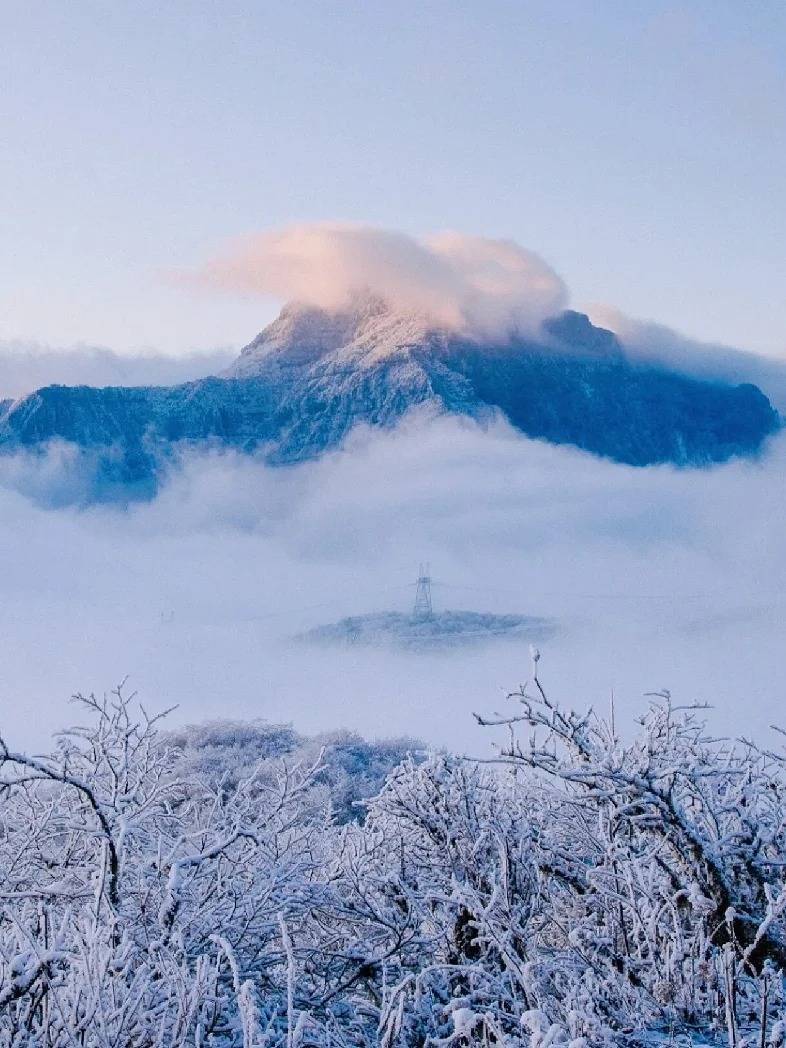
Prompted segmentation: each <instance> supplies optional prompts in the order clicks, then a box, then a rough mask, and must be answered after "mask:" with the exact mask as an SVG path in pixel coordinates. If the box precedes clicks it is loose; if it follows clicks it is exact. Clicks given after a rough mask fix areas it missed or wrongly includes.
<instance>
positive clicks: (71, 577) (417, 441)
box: [0, 417, 786, 752]
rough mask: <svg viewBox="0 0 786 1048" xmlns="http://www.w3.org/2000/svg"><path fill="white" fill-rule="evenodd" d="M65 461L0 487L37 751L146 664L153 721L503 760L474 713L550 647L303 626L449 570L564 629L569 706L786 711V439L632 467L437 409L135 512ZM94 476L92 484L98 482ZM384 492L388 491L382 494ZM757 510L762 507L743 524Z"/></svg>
mask: <svg viewBox="0 0 786 1048" xmlns="http://www.w3.org/2000/svg"><path fill="white" fill-rule="evenodd" d="M64 454H65V453H64V451H63V449H60V450H53V451H52V453H51V456H35V457H33V458H29V459H24V460H21V459H20V460H18V461H17V468H16V471H15V472H14V471H12V470H11V469H10V466H9V465H8V464H9V463H11V462H13V461H14V460H4V461H5V463H6V465H5V467H4V470H3V472H2V473H1V474H0V483H2V484H4V485H5V487H4V488H3V487H0V546H2V548H3V549H4V550H6V553H7V555H6V558H5V560H4V566H3V572H2V577H1V578H0V598H2V599H0V633H2V636H3V683H4V688H3V695H4V697H5V698H4V701H3V703H2V706H0V728H2V729H3V731H4V732H5V734H6V736H7V737H9V738H10V739H11V740H13V741H16V742H20V743H22V742H23V743H25V744H27V745H30V746H38V745H42V744H43V737H44V736H45V735H46V734H48V732H49V731H50V730H51V729H52V728H53V727H57V726H59V725H62V724H64V723H66V722H67V721H68V720H70V718H71V714H70V712H69V710H68V707H67V706H66V704H65V700H66V698H67V697H68V696H69V695H70V694H71V693H72V692H73V691H75V690H77V689H82V690H90V689H95V690H98V691H101V690H102V689H105V688H109V687H111V686H112V685H113V684H114V683H116V681H117V680H118V679H119V678H120V677H122V676H124V675H125V674H126V673H129V674H130V675H131V682H132V685H133V686H134V687H136V688H138V689H139V691H140V694H141V696H142V697H143V698H144V701H145V703H146V705H147V707H148V708H161V707H163V706H167V705H170V704H171V703H179V710H178V711H177V713H176V714H175V719H176V720H178V721H181V722H183V721H185V722H193V721H197V720H200V719H202V718H206V717H211V716H231V717H239V718H244V717H255V716H260V717H265V718H268V719H269V720H271V721H282V720H283V721H290V720H292V721H294V722H295V724H296V726H297V727H299V728H301V729H302V730H305V731H320V730H326V729H330V728H334V727H337V726H339V725H346V726H349V727H352V728H356V729H358V730H360V731H363V732H365V733H366V734H369V735H372V736H374V735H388V734H390V735H396V734H401V733H402V732H403V733H407V732H409V733H411V734H416V735H419V736H423V737H426V738H428V739H429V740H432V741H434V742H437V743H440V742H442V743H445V744H448V745H452V746H455V747H458V748H460V749H468V750H473V751H476V752H480V751H481V750H482V749H483V747H485V746H487V745H488V743H489V739H488V737H487V735H486V734H484V733H479V732H478V731H477V729H476V728H475V727H474V726H473V721H472V718H471V715H470V714H471V711H472V710H473V709H482V710H494V709H499V708H500V707H501V706H502V705H503V704H504V703H505V701H506V700H505V698H504V694H505V691H506V690H507V689H510V688H515V687H516V686H517V685H518V683H519V682H520V681H521V680H522V679H524V678H526V676H527V672H528V668H527V667H528V656H527V652H526V650H525V648H526V646H525V645H521V644H519V643H500V644H495V645H492V646H491V647H488V648H482V649H477V650H472V651H466V652H459V653H453V654H451V655H420V656H413V655H408V654H404V653H396V652H390V651H376V650H357V649H351V648H349V649H343V648H337V649H322V648H320V649H311V648H308V647H304V646H302V645H298V644H295V643H294V642H293V641H292V640H291V638H292V636H293V635H294V634H296V633H298V632H299V631H301V630H303V629H306V628H309V627H311V626H314V625H317V624H319V623H324V622H330V621H334V620H336V619H338V618H341V617H342V616H344V615H349V614H357V613H361V612H364V611H372V610H384V609H388V608H389V609H397V610H406V609H407V608H409V607H410V605H411V601H412V598H413V588H412V585H411V583H412V581H413V579H414V576H415V572H416V571H417V566H418V563H419V562H420V561H421V560H423V561H429V562H430V564H431V570H432V573H433V575H434V577H435V580H436V582H435V587H434V599H435V603H436V604H437V606H438V607H439V608H460V609H461V608H463V609H470V610H478V611H493V612H507V611H513V612H526V613H532V614H536V615H546V616H551V617H554V618H556V619H557V620H558V621H559V622H560V627H561V628H560V632H559V634H558V635H557V636H556V637H555V638H554V639H553V640H551V641H550V642H549V643H548V644H547V645H546V646H545V650H544V657H543V663H542V666H543V675H544V679H545V680H546V681H547V682H548V683H549V686H550V688H551V689H552V691H553V692H554V694H555V695H558V696H560V697H561V698H563V699H565V700H566V701H567V702H569V703H575V704H577V705H579V706H581V707H583V706H584V704H585V703H587V702H593V703H596V704H599V705H600V706H601V707H603V708H605V705H606V703H607V702H608V697H609V694H610V691H611V689H612V688H613V689H614V691H615V695H616V705H617V711H618V716H619V717H620V718H621V719H622V718H627V719H628V721H630V719H632V717H633V716H634V715H635V714H637V713H639V712H640V711H641V709H642V707H643V705H644V703H645V701H646V700H644V699H643V698H642V695H643V693H644V692H645V691H648V690H652V689H654V688H660V687H669V688H671V689H672V690H673V692H674V693H675V695H676V696H678V697H679V700H680V701H693V700H699V701H708V702H712V703H714V704H715V705H716V706H717V707H718V710H717V712H716V714H715V715H714V724H715V726H716V727H719V728H720V729H722V730H730V731H745V732H746V733H753V734H755V735H758V736H759V737H761V736H763V735H764V733H766V730H767V725H768V724H769V723H771V722H772V721H773V720H776V721H777V720H780V719H782V715H781V712H780V709H781V704H782V694H783V691H784V687H785V686H786V669H785V668H784V664H783V660H782V658H781V657H780V650H781V646H782V624H783V620H784V610H786V609H785V608H784V597H783V594H784V592H786V534H784V531H783V527H782V521H783V519H784V516H785V515H786V491H784V487H783V484H782V482H781V478H782V475H783V470H784V468H785V467H786V438H784V437H783V436H781V437H778V438H777V439H776V440H775V441H774V442H773V443H772V445H771V447H770V450H769V451H768V453H767V454H766V455H765V456H764V457H763V458H762V459H761V460H760V461H758V462H744V461H738V462H732V463H729V464H727V465H725V466H722V467H718V468H716V469H712V470H706V471H704V470H698V471H697V470H691V471H680V470H675V469H671V468H667V467H657V468H651V469H633V468H628V467H624V466H619V465H615V464H613V463H610V462H606V461H601V460H597V459H594V458H592V457H591V456H588V455H584V454H581V453H580V452H577V451H575V450H572V449H570V448H564V447H552V446H550V445H547V444H544V443H540V442H536V441H529V440H525V439H524V438H522V437H521V436H520V435H517V434H516V433H515V432H514V431H513V430H511V429H510V428H509V427H508V426H506V425H505V424H503V423H501V422H500V423H497V424H495V425H492V426H490V428H489V429H488V430H487V431H483V430H481V429H480V428H479V427H478V426H476V425H475V424H474V423H472V422H471V421H469V420H462V419H456V418H443V419H437V420H432V421H431V422H427V421H425V420H423V419H422V418H418V417H413V418H412V419H408V420H407V421H406V422H405V424H404V425H403V426H402V427H401V428H400V429H399V430H398V431H395V432H380V431H369V430H358V431H356V432H355V433H354V434H353V435H352V438H351V440H350V445H349V448H348V450H347V451H345V452H336V453H333V454H330V455H327V456H325V457H324V458H323V459H321V460H320V461H317V462H310V463H306V464H303V465H301V466H297V467H291V468H270V467H268V466H265V465H264V464H263V463H262V462H260V461H259V460H257V459H255V458H253V457H250V456H243V455H238V454H234V453H224V454H220V453H210V454H201V455H193V456H187V457H185V458H184V460H183V463H182V468H181V469H179V470H176V471H174V472H173V473H172V475H171V477H170V478H169V480H168V482H167V483H166V484H165V486H164V488H163V490H162V491H161V493H160V495H159V496H158V497H157V498H156V499H155V500H153V501H152V502H150V503H147V504H142V505H136V506H133V507H132V508H131V509H129V510H127V511H121V510H119V509H114V508H112V507H106V506H97V507H92V508H90V509H87V510H81V511H79V510H75V509H69V508H61V509H58V510H55V511H52V510H44V509H42V508H40V507H39V506H37V505H35V504H33V503H31V502H30V501H29V499H28V498H27V497H24V496H23V495H21V494H20V493H19V490H18V489H19V487H20V486H23V487H24V489H25V490H26V491H28V492H30V490H31V485H32V484H33V483H34V482H35V484H36V485H37V489H36V491H35V492H34V494H36V497H38V498H40V499H44V498H45V496H46V495H47V493H49V495H50V497H51V496H56V497H57V499H59V501H60V502H61V503H63V502H64V501H66V499H65V497H64V496H65V493H64V491H63V488H62V486H63V484H64V483H65V481H64V478H65V477H66V476H67V475H68V469H69V468H70V466H73V463H71V464H70V465H69V461H68V460H67V458H64V457H63V456H64ZM74 476H75V478H76V479H75V480H74V482H75V483H77V482H78V470H75V473H74ZM380 478H384V483H381V482H380ZM740 507H744V512H740Z"/></svg>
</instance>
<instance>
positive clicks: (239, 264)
mask: <svg viewBox="0 0 786 1048" xmlns="http://www.w3.org/2000/svg"><path fill="white" fill-rule="evenodd" d="M198 280H199V281H200V282H201V283H203V284H206V285H208V286H210V287H213V288H217V289H220V290H223V291H229V292H235V293H240V294H244V295H259V296H264V297H272V298H276V299H282V300H293V299H294V300H298V301H302V302H307V303H309V304H312V305H317V306H321V307H324V308H327V309H340V308H342V307H344V306H346V305H347V304H348V303H349V302H350V301H351V299H352V298H353V297H354V296H355V295H357V294H362V293H365V292H371V293H372V294H375V295H378V296H380V297H382V298H384V299H385V300H386V301H388V302H389V303H390V304H391V305H393V306H395V307H396V308H398V309H401V310H402V311H406V312H413V313H418V314H424V315H426V316H427V317H429V318H430V319H431V320H433V321H434V322H435V323H437V324H440V325H444V326H448V327H451V328H453V329H456V330H460V331H464V332H466V333H469V334H484V335H489V334H495V335H504V334H508V333H510V332H511V331H514V330H525V331H527V330H535V329H536V328H537V327H538V326H539V324H540V323H541V321H542V320H543V319H545V318H546V317H548V316H552V315H554V314H555V313H557V312H559V310H560V309H562V308H564V306H565V303H566V301H567V291H566V288H565V285H564V284H563V282H562V280H561V279H560V277H559V276H558V275H557V274H556V273H555V272H554V271H553V270H552V269H551V268H550V267H549V266H548V265H547V264H546V263H545V262H544V261H543V260H542V259H541V258H539V256H538V255H536V254H534V253H532V252H531V251H527V250H525V249H524V248H522V247H520V246H519V245H518V244H516V243H514V242H513V241H510V240H491V239H487V238H483V237H470V236H465V235H463V234H460V233H443V234H440V235H438V236H434V237H430V238H427V239H423V240H418V239H415V238H414V237H411V236H407V235H406V234H404V233H396V232H391V231H388V230H383V229H375V228H372V227H369V226H360V225H350V224H341V223H318V224H313V225H297V226H290V227H288V228H286V229H283V230H279V231H275V232H267V233H259V234H255V235H251V236H248V237H245V238H243V239H241V240H239V241H236V242H235V243H234V244H232V245H231V246H230V247H229V248H228V249H227V250H226V251H225V252H224V253H223V254H221V255H220V256H219V257H217V258H215V259H213V260H212V261H210V262H209V263H208V264H207V265H206V266H205V267H204V268H203V269H202V270H201V272H200V273H199V274H198Z"/></svg>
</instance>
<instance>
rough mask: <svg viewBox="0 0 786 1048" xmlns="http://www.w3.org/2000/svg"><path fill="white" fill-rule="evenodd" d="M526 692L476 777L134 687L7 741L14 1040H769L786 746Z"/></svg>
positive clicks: (664, 706) (688, 715)
mask: <svg viewBox="0 0 786 1048" xmlns="http://www.w3.org/2000/svg"><path fill="white" fill-rule="evenodd" d="M535 665H537V661H536V663H535ZM512 699H513V705H512V706H511V709H512V710H513V711H514V712H513V714H512V716H511V717H498V718H494V719H493V721H487V720H485V719H481V718H479V720H480V721H481V724H489V723H493V724H496V725H500V724H504V725H505V726H506V727H509V730H510V734H509V743H508V745H506V747H505V749H504V750H502V751H500V756H499V760H498V761H496V762H493V763H488V764H481V763H477V762H470V761H466V760H462V759H458V758H455V757H452V756H448V755H445V754H430V755H426V754H422V753H421V754H420V755H417V756H405V755H404V751H405V749H406V748H407V743H406V742H398V743H393V744H390V745H386V746H381V747H380V746H372V745H369V744H365V743H363V742H362V740H358V739H356V738H354V737H352V736H348V735H338V736H332V737H328V738H326V739H325V740H324V747H323V748H322V750H321V751H320V748H319V746H318V745H317V744H315V743H313V742H309V741H307V740H303V739H301V738H299V737H298V736H296V735H295V733H294V732H291V731H290V730H289V729H285V728H281V729H265V730H263V729H260V728H258V727H254V726H239V725H234V726H233V725H229V724H225V725H213V726H208V727H205V728H199V729H185V730H182V731H179V732H173V733H167V732H166V731H165V730H164V725H163V723H162V722H161V721H160V719H153V718H149V717H147V716H146V715H145V714H144V713H143V712H141V711H140V712H139V713H137V712H136V711H137V709H138V707H137V706H136V703H135V702H134V701H133V699H131V698H126V697H125V695H124V693H123V691H122V689H120V690H119V691H118V692H116V693H115V694H113V695H112V696H110V697H108V698H107V699H106V700H95V699H92V698H90V699H80V700H79V702H80V704H81V707H82V713H83V714H84V720H85V721H86V722H87V723H88V726H87V727H84V728H79V729H74V730H72V731H69V732H67V733H65V734H63V735H61V736H59V737H58V741H57V745H56V747H55V749H54V751H53V752H52V753H51V754H50V755H49V756H46V757H38V758H32V757H29V756H26V755H24V754H20V753H14V752H13V751H12V750H11V749H10V745H9V746H8V747H7V746H6V744H5V743H0V761H1V765H2V768H1V774H2V807H1V808H0V876H1V883H0V906H2V924H1V925H0V1045H1V1046H3V1048H11V1046H15V1048H22V1046H24V1048H27V1046H33V1045H35V1046H39V1045H40V1046H44V1045H47V1046H53V1048H60V1046H63V1048H65V1046H70V1048H73V1046H84V1048H108V1046H117V1048H124V1046H139V1048H146V1046H151V1048H152V1046H162V1048H163V1046H179V1045H193V1046H199V1045H203V1046H208V1045H212V1046H216V1048H225V1046H234V1045H237V1046H243V1048H252V1046H253V1048H261V1046H266V1048H268V1046H269V1048H275V1046H281V1048H300V1046H307V1045H313V1046H323V1045H324V1046H327V1045H332V1046H336V1048H342V1046H350V1045H351V1046H358V1048H365V1046H367V1045H368V1046H370V1045H379V1046H381V1048H393V1046H398V1045H401V1046H415V1045H417V1046H426V1045H432V1046H435V1048H437V1046H439V1048H450V1046H452V1045H456V1046H466V1045H474V1044H483V1045H510V1046H523V1048H559V1046H568V1045H573V1046H574V1048H578V1046H579V1045H599V1044H620V1045H635V1044H638V1043H649V1044H651V1043H653V1042H655V1041H658V1040H660V1041H662V1042H667V1043H668V1042H674V1043H676V1042H677V1041H679V1042H680V1043H685V1044H688V1043H690V1039H692V1040H693V1041H694V1042H702V1041H714V1042H717V1043H729V1044H730V1045H731V1046H732V1048H737V1046H741V1045H743V1044H749V1045H762V1046H765V1045H773V1046H780V1045H781V1044H782V1043H783V1041H784V1030H785V1029H786V1027H785V1026H784V1023H783V1021H782V1018H784V1017H786V1000H784V987H783V982H782V975H781V972H782V971H783V970H784V969H785V968H786V921H785V920H784V909H786V878H785V877H784V869H785V868H786V780H785V779H784V764H785V762H786V758H784V757H783V756H782V755H781V754H780V753H779V752H774V751H773V752H771V751H769V750H764V749H759V748H757V747H755V746H754V745H753V744H750V743H738V744H736V745H735V746H731V745H730V744H729V743H726V742H723V741H718V740H715V739H713V738H711V737H709V736H708V735H707V734H706V733H705V731H704V728H703V726H702V724H701V723H700V721H699V720H698V719H697V714H696V713H695V711H691V710H684V709H683V710H680V709H678V708H676V707H674V706H673V705H672V704H671V702H670V700H669V697H668V696H667V695H663V696H659V697H656V699H655V702H654V704H653V705H652V707H651V708H650V711H649V713H648V714H647V716H646V717H645V718H644V719H643V721H642V724H641V729H640V732H639V734H638V735H637V737H636V738H635V739H634V740H633V741H630V742H624V741H622V740H621V739H619V738H618V737H617V736H616V735H615V732H614V729H613V726H611V725H610V724H608V723H605V722H604V721H602V720H601V719H599V718H596V717H595V716H594V715H593V714H587V715H579V714H576V713H573V712H570V711H568V710H567V709H563V708H560V707H559V706H557V705H555V704H554V703H553V702H552V701H551V700H550V698H549V697H548V695H547V694H546V693H545V692H544V691H543V690H542V689H541V686H540V684H539V682H538V679H537V676H535V678H534V679H533V680H532V682H531V683H530V685H529V686H528V687H527V688H524V689H522V691H521V693H517V694H516V695H515V696H513V697H512ZM495 730H499V729H495ZM370 794H374V795H373V796H369V795H370ZM364 796H368V799H367V800H365V801H360V803H358V802H359V799H360V798H362V797H364Z"/></svg>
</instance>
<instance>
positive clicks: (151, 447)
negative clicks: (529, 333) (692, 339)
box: [0, 301, 779, 497]
mask: <svg viewBox="0 0 786 1048" xmlns="http://www.w3.org/2000/svg"><path fill="white" fill-rule="evenodd" d="M418 405H428V406H430V407H431V408H432V409H433V410H435V411H437V412H455V413H459V414H464V415H470V416H474V417H476V418H479V419H482V418H484V417H487V416H489V415H490V414H492V413H493V412H496V411H499V412H501V413H502V414H503V415H504V416H505V417H506V418H507V419H508V420H509V421H510V422H511V423H512V425H514V426H515V427H516V428H517V429H519V430H520V431H521V432H522V433H524V434H526V435H527V436H530V437H535V438H539V439H542V440H547V441H549V442H551V443H555V444H572V445H575V446H576V447H579V448H582V449H584V450H586V451H589V452H592V453H593V454H596V455H601V456H605V457H608V458H611V459H614V460H615V461H618V462H624V463H628V464H631V465H635V466H645V465H650V464H654V463H673V464H676V465H679V466H703V465H707V464H711V463H716V462H722V461H724V460H726V459H729V458H731V457H733V456H735V455H753V454H755V453H756V452H757V451H758V450H759V448H760V447H761V445H762V443H763V441H764V440H765V438H766V437H767V436H768V435H769V434H770V433H772V432H773V431H774V430H776V429H777V428H778V426H779V419H778V416H777V414H776V412H775V411H774V410H773V409H772V407H771V405H770V403H769V401H768V399H767V397H766V396H765V395H764V394H763V393H762V392H761V391H760V390H759V389H758V388H756V387H755V386H752V385H740V386H731V385H727V384H723V383H720V382H710V381H704V380H699V379H695V378H690V377H688V376H685V375H683V374H680V373H678V372H676V371H669V370H667V369H665V368H657V367H653V366H642V365H639V364H636V363H633V362H631V361H629V360H627V359H626V358H625V356H624V354H623V352H622V349H621V347H620V345H619V343H618V342H617V340H616V338H615V337H614V335H612V334H611V332H608V331H604V330H603V329H600V328H596V327H594V326H593V325H592V324H591V323H590V321H589V320H588V319H587V317H585V316H583V315H582V314H578V313H571V312H568V313H564V314H562V315H561V316H559V317H555V318H553V319H552V320H550V321H548V322H547V323H546V324H544V326H543V331H542V337H541V338H539V339H538V340H533V339H525V338H516V339H512V340H510V341H508V342H506V343H504V344H500V345H482V344H479V343H478V342H476V341H471V340H469V339H466V338H459V337H456V336H452V335H449V334H448V333H446V332H442V331H435V330H433V329H430V328H429V326H428V324H427V323H425V322H424V321H422V320H420V319H419V318H416V317H406V316H401V315H397V314H395V313H393V312H392V311H390V310H388V309H387V308H386V307H385V306H384V305H383V304H382V303H380V302H376V301H369V302H365V303H363V304H362V305H361V306H359V307H357V308H355V309H352V310H348V311H346V312H344V313H338V314H327V313H325V312H323V311H320V310H316V309H308V308H298V307H289V308H287V309H285V310H284V311H283V312H282V314H281V316H280V317H279V318H278V319H277V320H276V321H275V322H274V323H273V324H271V325H270V326H269V327H268V328H266V329H265V331H263V332H262V333H261V334H260V335H259V336H258V337H257V338H256V339H255V340H254V341H253V342H252V343H251V344H250V345H249V346H248V347H246V349H245V350H244V351H243V353H242V354H241V356H240V357H239V358H238V360H237V361H236V363H235V364H234V365H233V367H232V368H231V369H230V370H229V372H228V373H226V374H225V375H222V376H217V377H213V378H206V379H201V380H199V381H196V382H189V383H186V384H184V385H178V386H171V387H127V388H126V387H107V388H104V389H95V388H91V387H86V386H79V387H66V386H48V387H45V388H43V389H39V390H37V391H36V392H35V393H32V394H31V395H30V396H28V397H25V398H23V399H21V400H18V401H0V452H2V451H5V452H9V451H14V450H18V449H20V448H27V449H39V448H43V447H45V446H46V445H47V444H48V443H49V442H50V441H53V440H60V441H65V442H68V443H70V444H73V445H75V446H76V447H77V448H78V449H79V450H80V453H83V454H84V455H85V456H87V457H89V459H90V462H91V463H92V468H94V469H95V474H96V478H97V484H96V491H97V493H98V495H99V497H101V493H102V492H103V491H106V490H109V489H111V488H112V487H113V486H115V487H117V488H127V487H128V486H129V485H131V486H132V487H133V488H134V489H135V490H136V491H137V492H138V493H140V494H150V493H152V492H153V491H154V490H155V484H156V476H157V473H158V472H159V470H160V468H161V466H162V464H163V463H165V462H166V460H167V458H168V457H169V456H170V455H171V452H172V450H173V449H175V448H177V447H182V446H183V445H184V444H186V445H198V446H204V445H210V444H215V445H217V446H221V447H232V448H237V449H240V450H243V451H259V452H261V453H263V454H264V455H265V456H266V458H267V459H268V460H269V461H271V462H276V463H288V462H297V461H300V460H304V459H308V458H313V457H315V456H317V455H319V454H320V453H321V452H323V451H325V450H327V449H330V448H335V447H336V446H338V445H339V444H340V443H341V441H342V440H343V438H344V437H345V436H346V435H347V433H348V432H349V431H350V430H351V429H352V427H353V426H355V425H356V424H358V423H361V422H363V423H367V424H369V425H372V426H382V427H392V426H394V425H395V424H396V423H397V422H398V420H399V419H401V417H402V416H403V415H404V414H405V413H406V412H407V411H409V410H410V409H411V408H413V407H417V406H418Z"/></svg>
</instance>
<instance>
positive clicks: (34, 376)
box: [0, 341, 236, 399]
mask: <svg viewBox="0 0 786 1048" xmlns="http://www.w3.org/2000/svg"><path fill="white" fill-rule="evenodd" d="M235 355H236V354H235V353H234V352H233V351H230V350H224V349H216V350H213V351H211V352H205V353H190V354H186V355H183V356H167V355H165V354H162V353H145V354H141V353H138V354H122V353H115V352H113V351H112V350H111V349H105V348H103V347H100V346H70V347H67V348H58V347H51V346H46V345H40V344H38V343H34V342H19V341H16V342H10V341H5V342H3V341H0V399H1V398H3V397H20V396H24V395H25V394H26V393H29V392H31V391H32V390H35V389H40V387H41V386H48V385H53V384H56V383H62V384H64V385H70V386H79V385H86V386H146V385H151V386H165V385H171V384H174V383H178V382H188V381H190V380H191V379H195V378H202V377H203V376H205V375H211V374H215V373H216V372H217V371H221V370H223V369H224V368H226V367H228V366H229V364H230V363H231V361H232V360H233V359H234V357H235Z"/></svg>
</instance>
